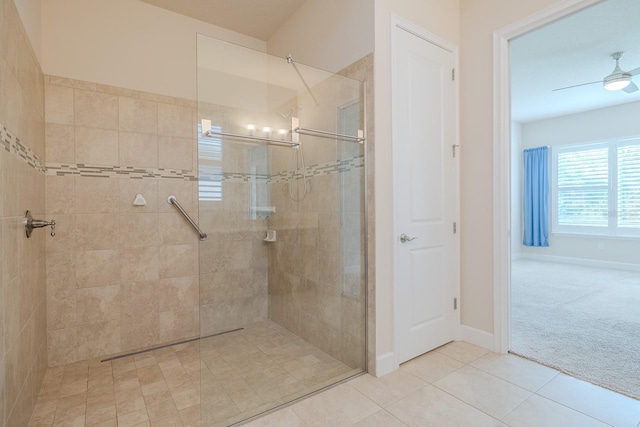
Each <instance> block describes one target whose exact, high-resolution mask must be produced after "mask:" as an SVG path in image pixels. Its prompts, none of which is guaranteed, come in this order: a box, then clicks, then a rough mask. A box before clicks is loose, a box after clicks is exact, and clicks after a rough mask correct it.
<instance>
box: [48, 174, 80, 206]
mask: <svg viewBox="0 0 640 427" xmlns="http://www.w3.org/2000/svg"><path fill="white" fill-rule="evenodd" d="M75 183H76V182H75V180H74V179H73V177H66V176H48V177H46V179H45V206H46V210H47V214H48V215H52V214H73V213H75V212H76V192H75Z"/></svg>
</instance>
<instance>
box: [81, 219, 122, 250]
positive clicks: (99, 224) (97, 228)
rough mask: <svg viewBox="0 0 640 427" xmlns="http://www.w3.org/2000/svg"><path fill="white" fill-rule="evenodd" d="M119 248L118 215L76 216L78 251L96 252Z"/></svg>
mask: <svg viewBox="0 0 640 427" xmlns="http://www.w3.org/2000/svg"><path fill="white" fill-rule="evenodd" d="M117 248H118V216H117V215H116V214H95V215H93V214H92V215H76V250H78V251H95V250H103V249H117Z"/></svg>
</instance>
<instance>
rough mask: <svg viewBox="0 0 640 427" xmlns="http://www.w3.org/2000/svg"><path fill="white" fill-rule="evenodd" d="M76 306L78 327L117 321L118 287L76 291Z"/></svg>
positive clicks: (118, 309)
mask: <svg viewBox="0 0 640 427" xmlns="http://www.w3.org/2000/svg"><path fill="white" fill-rule="evenodd" d="M76 304H77V321H78V325H88V324H92V323H99V322H105V321H109V320H117V321H119V320H120V285H114V286H99V287H94V288H86V289H78V291H77V303H76ZM118 323H119V322H118ZM103 354H108V353H103Z"/></svg>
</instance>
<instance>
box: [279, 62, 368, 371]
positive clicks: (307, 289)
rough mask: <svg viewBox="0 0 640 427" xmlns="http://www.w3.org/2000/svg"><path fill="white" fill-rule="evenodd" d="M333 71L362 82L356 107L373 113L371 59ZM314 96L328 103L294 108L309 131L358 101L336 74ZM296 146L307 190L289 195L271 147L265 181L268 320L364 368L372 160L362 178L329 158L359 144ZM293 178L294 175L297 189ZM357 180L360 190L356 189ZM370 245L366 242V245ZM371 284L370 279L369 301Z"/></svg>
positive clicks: (283, 159) (332, 121) (344, 155)
mask: <svg viewBox="0 0 640 427" xmlns="http://www.w3.org/2000/svg"><path fill="white" fill-rule="evenodd" d="M340 74H342V75H344V76H348V77H352V78H356V79H358V80H361V81H365V86H364V92H366V94H367V98H366V105H365V104H364V103H363V104H362V105H361V107H363V108H362V109H363V110H365V111H366V117H373V102H372V101H373V97H372V96H369V95H372V93H370V91H369V90H368V86H369V85H371V84H372V82H373V80H372V78H373V66H372V57H371V56H368V57H365V58H363V59H362V60H360V61H357V62H356V63H354V64H352V65H351V66H349V67H348V68H347V69H345V70H344V71H343V72H341V73H340ZM314 93H316V96H317V97H318V99H319V101H320V104H321V105H325V106H326V105H330V106H334V107H335V108H318V109H314V110H313V111H312V112H311V111H310V110H309V112H310V114H307V111H299V112H298V113H299V116H300V119H301V121H304V126H305V127H311V128H316V129H336V128H338V126H337V123H336V114H335V111H336V109H337V108H340V107H341V106H343V105H346V104H348V102H351V101H352V100H353V99H357V98H358V97H360V99H364V96H363V95H364V93H363V91H362V90H360V89H358V88H356V87H352V86H349V85H345V84H343V82H342V81H341V80H340V79H339V78H330V79H327V81H325V82H323V83H321V84H319V85H317V86H315V87H314ZM372 122H373V121H372V120H369V121H367V122H366V126H367V129H366V132H367V133H366V136H367V141H366V145H367V146H366V147H365V150H366V152H367V156H369V154H371V152H372V151H371V147H372V146H373V142H374V141H373V133H372V130H373V129H372V126H371V123H372ZM303 149H304V155H305V160H306V163H307V170H308V173H309V171H311V172H310V173H309V178H308V180H309V182H310V188H311V192H310V193H309V194H307V195H306V196H305V197H304V199H303V200H301V201H300V202H293V201H291V200H290V198H289V196H288V183H287V177H288V175H287V171H288V170H289V168H290V167H291V158H290V154H289V153H286V152H284V151H274V152H273V158H272V167H273V172H275V173H278V172H282V173H281V174H279V175H277V177H276V179H272V182H271V183H270V187H271V201H272V203H273V204H274V205H275V206H276V208H277V215H274V217H272V218H270V219H269V225H268V227H269V228H270V229H275V230H276V231H277V233H278V241H277V242H275V243H273V244H271V245H270V246H269V273H268V274H269V318H270V319H271V320H273V321H275V322H277V323H279V324H280V325H282V326H284V327H285V328H287V329H289V330H290V331H292V332H294V333H296V334H299V336H300V337H302V338H303V339H305V340H306V341H308V342H310V343H312V344H313V345H315V346H317V347H318V348H320V349H321V350H323V351H324V352H326V353H328V354H330V355H332V356H333V357H335V358H337V359H338V360H340V361H342V362H343V363H346V364H348V365H349V366H352V367H360V368H364V367H365V366H366V363H367V362H368V361H369V360H372V359H373V357H372V356H373V355H374V354H375V352H374V350H375V346H372V345H371V337H372V336H373V337H375V335H370V338H369V348H368V349H365V328H364V320H365V318H366V316H368V319H373V318H374V314H373V309H374V306H373V305H370V306H369V307H367V306H366V304H365V302H366V299H365V292H364V286H365V282H364V273H365V272H364V265H365V259H364V249H365V247H364V233H365V231H368V230H369V229H370V228H371V227H372V226H373V225H372V224H373V222H372V219H371V217H370V218H369V222H366V221H365V216H364V214H363V213H362V212H363V211H364V209H367V210H368V211H372V210H373V204H372V203H371V200H367V202H368V203H369V204H368V205H367V204H365V194H366V195H367V196H368V197H371V196H372V190H371V189H372V187H373V175H372V174H371V173H370V171H371V165H372V164H373V162H372V160H373V157H367V158H366V161H367V166H368V167H369V174H367V176H366V178H367V179H368V181H367V182H366V183H365V182H364V179H365V173H364V168H363V167H362V166H363V164H362V163H357V162H350V161H344V162H342V161H338V162H336V159H344V160H347V159H349V158H352V157H353V156H359V155H361V152H362V149H361V147H357V146H349V145H347V144H344V143H335V142H332V141H330V140H326V139H323V138H306V139H304V141H303ZM349 150H351V151H353V152H352V153H349ZM310 159H312V160H310ZM323 163H324V164H323ZM310 165H311V167H310ZM369 179H370V180H369ZM300 181H301V179H297V184H298V186H299V187H301V185H302V184H301V182H300ZM363 184H366V185H365V191H361V188H362V186H363ZM372 245H373V239H371V240H370V246H369V248H372ZM371 255H372V252H369V257H370V258H369V267H368V268H369V274H371V272H372V271H374V270H373V268H374V265H373V263H372V259H371ZM372 285H373V282H372V281H370V283H369V288H368V292H369V295H370V297H369V298H370V299H369V302H371V294H372V293H373V292H374V288H373V287H372ZM367 313H369V314H367ZM370 326H372V324H370ZM372 330H374V329H373V328H370V329H369V331H372ZM374 333H375V332H374ZM374 333H373V334H374ZM369 363H370V362H369ZM370 366H371V367H373V366H372V365H370Z"/></svg>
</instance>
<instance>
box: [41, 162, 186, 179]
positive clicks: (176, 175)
mask: <svg viewBox="0 0 640 427" xmlns="http://www.w3.org/2000/svg"><path fill="white" fill-rule="evenodd" d="M47 175H53V176H67V175H76V176H85V177H93V178H130V179H156V178H167V179H179V180H183V181H197V180H198V176H197V175H196V174H195V173H194V172H193V171H183V170H177V169H164V168H143V167H133V166H98V165H85V164H80V163H79V164H69V163H47Z"/></svg>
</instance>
